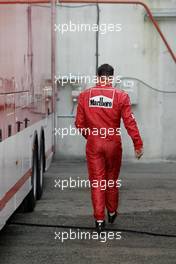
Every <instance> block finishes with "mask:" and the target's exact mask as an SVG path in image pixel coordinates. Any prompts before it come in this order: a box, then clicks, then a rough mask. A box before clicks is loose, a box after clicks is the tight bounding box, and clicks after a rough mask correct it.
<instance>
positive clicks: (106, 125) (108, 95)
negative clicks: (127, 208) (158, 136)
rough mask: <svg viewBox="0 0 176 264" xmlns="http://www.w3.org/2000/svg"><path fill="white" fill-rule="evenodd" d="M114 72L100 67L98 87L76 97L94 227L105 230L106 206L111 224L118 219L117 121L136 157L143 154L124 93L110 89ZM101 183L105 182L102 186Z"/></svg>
mask: <svg viewBox="0 0 176 264" xmlns="http://www.w3.org/2000/svg"><path fill="white" fill-rule="evenodd" d="M113 74H114V69H113V68H112V67H111V66H110V65H108V64H103V65H102V66H100V67H99V68H98V74H97V77H98V84H97V86H95V87H92V88H89V89H86V90H85V91H83V92H82V93H81V94H80V96H79V102H78V107H77V115H76V121H75V126H76V127H77V128H78V129H79V130H80V131H81V133H82V135H83V136H84V137H85V138H86V139H87V144H86V157H87V165H88V172H89V180H90V183H91V196H92V203H93V208H94V217H95V220H96V221H95V222H96V228H97V229H98V231H99V232H101V230H103V229H104V227H105V207H106V208H107V211H108V219H109V222H110V223H113V222H114V220H115V218H116V216H117V208H118V184H117V179H118V175H119V172H120V167H121V158H122V146H121V136H120V129H119V128H120V120H121V118H122V119H123V122H124V125H125V128H126V129H127V132H128V134H129V136H130V137H131V138H132V141H133V144H134V149H135V154H136V158H138V159H139V158H140V157H141V156H142V154H143V142H142V140H141V137H140V134H139V130H138V128H137V124H136V121H135V118H134V116H133V114H132V111H131V104H130V99H129V96H128V94H127V93H126V92H124V91H122V90H120V89H115V88H113V87H112V81H111V80H112V78H111V80H110V77H112V76H113ZM102 182H103V183H105V182H106V188H102V186H103V187H105V185H102Z"/></svg>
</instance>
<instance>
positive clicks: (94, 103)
mask: <svg viewBox="0 0 176 264" xmlns="http://www.w3.org/2000/svg"><path fill="white" fill-rule="evenodd" d="M112 105H113V98H109V97H107V96H104V95H97V96H93V97H90V98H89V107H103V108H112Z"/></svg>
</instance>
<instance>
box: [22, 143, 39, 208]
mask: <svg viewBox="0 0 176 264" xmlns="http://www.w3.org/2000/svg"><path fill="white" fill-rule="evenodd" d="M37 176H38V153H37V147H36V145H35V146H34V150H33V165H32V177H31V184H32V189H31V191H30V192H29V194H28V195H27V196H26V198H25V199H24V201H23V203H22V205H23V212H32V211H33V210H34V207H35V204H36V198H37Z"/></svg>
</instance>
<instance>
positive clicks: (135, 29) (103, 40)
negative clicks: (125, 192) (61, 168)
mask: <svg viewBox="0 0 176 264" xmlns="http://www.w3.org/2000/svg"><path fill="white" fill-rule="evenodd" d="M146 2H147V3H148V4H149V5H150V7H151V8H152V9H153V8H154V9H157V10H158V9H163V8H167V9H172V8H174V7H175V6H176V1H175V0H174V1H171V0H170V1H158V0H155V1H146ZM100 10H101V12H100V23H114V24H116V23H121V24H122V31H121V32H108V33H107V34H104V35H103V34H100V35H99V65H101V64H102V63H105V62H108V63H109V64H112V65H113V66H114V68H115V74H116V75H117V74H119V75H121V76H125V77H133V78H138V79H139V80H141V81H143V82H145V83H146V84H149V85H150V86H152V87H154V88H157V89H160V90H163V91H168V90H173V91H176V85H175V83H176V67H175V63H174V62H173V60H172V59H171V57H170V54H169V53H168V51H167V49H166V47H165V46H164V44H163V42H162V40H161V39H160V37H159V35H158V33H157V32H156V30H155V28H154V27H153V25H152V24H151V22H150V21H149V20H148V19H144V16H145V11H144V9H143V8H142V7H141V6H137V5H125V6H124V5H100ZM57 15H58V16H57V23H66V22H67V23H68V22H69V21H70V20H71V21H72V22H74V23H91V24H92V23H96V7H95V6H90V7H84V8H73V9H72V8H65V7H58V9H57ZM158 23H159V26H160V28H161V29H162V31H163V32H164V34H165V36H166V37H167V39H168V41H169V43H170V45H171V47H172V49H173V50H174V52H175V51H176V41H175V35H176V18H172V19H171V18H161V19H160V20H159V21H158ZM56 36H57V74H63V75H67V74H69V73H73V74H76V75H78V74H84V75H85V74H86V75H94V74H95V52H96V49H95V43H96V42H95V32H92V33H91V32H87V33H80V32H79V33H75V32H74V33H73V32H72V33H66V34H64V35H61V34H60V33H59V34H58V33H57V34H56ZM58 89H59V93H58V99H59V101H58V114H59V115H65V114H66V115H68V114H70V113H71V109H72V99H71V90H72V87H71V86H69V85H66V86H65V87H61V86H59V88H58ZM175 102H176V93H175V94H166V93H158V92H156V91H153V90H151V89H149V87H148V86H146V85H144V84H142V83H141V82H138V104H137V105H135V106H133V111H134V114H135V116H136V119H137V121H138V124H139V128H140V131H141V134H142V137H143V140H144V146H145V156H144V159H145V160H148V159H175V158H176V143H175V129H176V116H175V114H174V107H175ZM63 105H64V106H65V107H63ZM75 110H76V109H75ZM74 113H75V112H74ZM70 124H72V125H73V119H72V118H70V119H69V118H66V119H63V118H58V127H63V126H67V127H68V126H69V125H70ZM57 142H58V147H57V154H58V155H60V156H61V157H62V156H67V157H69V156H79V157H80V156H84V155H85V154H84V139H81V138H79V137H77V138H75V137H73V136H71V137H65V138H64V139H61V138H60V137H57ZM123 146H124V152H123V153H124V158H125V159H132V158H133V147H132V143H131V139H130V138H129V137H128V136H127V134H126V131H124V129H123Z"/></svg>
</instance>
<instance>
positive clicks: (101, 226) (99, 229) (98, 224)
mask: <svg viewBox="0 0 176 264" xmlns="http://www.w3.org/2000/svg"><path fill="white" fill-rule="evenodd" d="M95 228H96V230H97V233H99V234H100V233H101V232H102V231H103V230H104V229H105V221H103V222H98V221H95Z"/></svg>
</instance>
